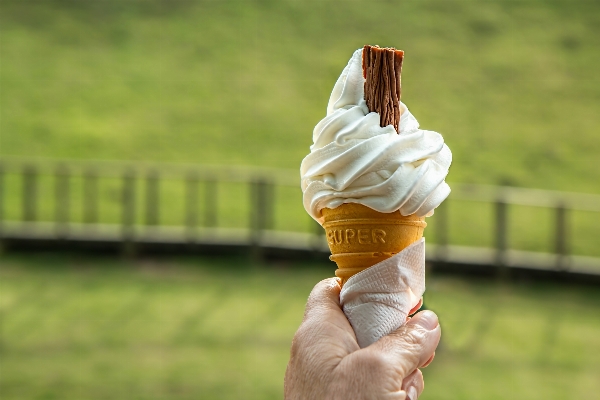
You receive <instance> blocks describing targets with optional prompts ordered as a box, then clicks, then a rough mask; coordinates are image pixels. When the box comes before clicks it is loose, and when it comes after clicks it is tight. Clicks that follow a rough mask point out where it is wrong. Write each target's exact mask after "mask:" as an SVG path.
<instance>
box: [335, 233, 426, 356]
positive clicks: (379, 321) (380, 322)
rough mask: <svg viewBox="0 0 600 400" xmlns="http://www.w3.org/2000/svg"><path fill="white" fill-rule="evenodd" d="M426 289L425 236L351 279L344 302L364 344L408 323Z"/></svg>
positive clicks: (343, 292) (341, 297) (347, 314)
mask: <svg viewBox="0 0 600 400" xmlns="http://www.w3.org/2000/svg"><path fill="white" fill-rule="evenodd" d="M424 292H425V239H421V240H419V241H417V242H415V243H413V244H411V245H410V246H408V247H407V248H406V249H404V250H402V251H401V252H400V253H398V254H396V255H394V256H393V257H391V258H388V259H387V260H384V261H382V262H380V263H378V264H375V265H373V266H372V267H371V268H368V269H366V270H364V271H362V272H359V273H358V274H356V275H354V276H353V277H351V278H350V279H348V281H347V282H346V283H345V284H344V287H343V288H342V291H341V293H340V304H341V305H342V307H343V310H344V313H345V314H346V317H347V318H348V320H349V321H350V324H351V325H352V328H354V332H355V333H356V339H357V340H358V344H359V346H360V347H361V348H362V347H367V346H368V345H370V344H372V343H375V342H376V341H377V340H379V339H380V338H381V337H383V336H385V335H387V334H388V333H391V332H393V331H395V330H396V329H398V328H399V327H400V326H402V325H404V323H405V322H406V316H407V315H408V313H409V312H410V310H411V309H412V308H413V307H415V306H416V305H417V304H418V303H419V300H420V299H421V296H423V293H424Z"/></svg>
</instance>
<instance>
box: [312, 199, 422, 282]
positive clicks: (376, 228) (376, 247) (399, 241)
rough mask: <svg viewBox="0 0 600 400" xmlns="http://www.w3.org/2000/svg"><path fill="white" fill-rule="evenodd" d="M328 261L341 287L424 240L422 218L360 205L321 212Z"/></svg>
mask: <svg viewBox="0 0 600 400" xmlns="http://www.w3.org/2000/svg"><path fill="white" fill-rule="evenodd" d="M321 212H322V213H323V219H324V222H323V228H325V232H326V235H327V244H328V245H329V249H330V250H331V256H330V257H329V259H330V260H332V261H335V263H336V264H337V266H338V269H337V270H336V271H335V275H336V276H337V277H339V278H340V279H341V280H342V285H343V284H345V283H346V281H347V280H348V279H349V278H350V277H351V276H353V275H355V274H357V273H359V272H361V271H363V270H365V269H367V268H369V267H371V266H373V265H375V264H377V263H379V262H381V261H383V260H385V259H387V258H390V257H392V256H393V255H394V254H397V253H399V252H400V251H402V250H404V249H405V248H407V247H408V246H410V245H411V244H412V243H414V242H416V241H418V240H419V239H421V238H422V237H423V230H424V229H425V227H426V226H427V223H426V222H425V217H417V216H416V215H414V214H413V215H408V216H404V215H402V214H400V211H395V212H393V213H381V212H378V211H375V210H373V209H371V208H369V207H366V206H363V205H361V204H354V203H348V204H342V205H341V206H339V207H336V208H333V209H330V208H325V209H323V210H321Z"/></svg>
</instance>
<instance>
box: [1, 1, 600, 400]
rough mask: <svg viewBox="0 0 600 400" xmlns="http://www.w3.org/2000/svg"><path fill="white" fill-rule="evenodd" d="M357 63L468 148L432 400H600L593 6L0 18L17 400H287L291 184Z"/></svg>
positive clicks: (299, 300) (435, 252)
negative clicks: (378, 64)
mask: <svg viewBox="0 0 600 400" xmlns="http://www.w3.org/2000/svg"><path fill="white" fill-rule="evenodd" d="M364 44H379V45H381V46H394V47H397V48H400V49H403V50H404V51H405V59H404V65H403V88H402V89H403V90H402V100H403V102H404V103H406V104H407V105H408V107H409V108H410V110H411V112H412V113H413V114H414V115H415V116H416V117H417V119H418V120H419V122H420V123H421V127H422V128H423V129H429V130H435V131H438V132H441V133H442V134H443V135H444V138H445V140H446V142H447V144H448V145H449V146H450V148H451V149H452V152H453V155H454V164H453V166H452V168H451V170H450V174H449V176H448V179H447V180H448V182H449V184H450V186H451V187H452V188H453V193H452V194H451V196H450V198H449V199H448V200H447V201H446V202H445V203H444V204H443V205H442V207H440V209H439V210H437V211H436V214H435V215H434V216H433V217H431V218H429V219H428V224H429V227H428V228H427V229H426V231H425V236H426V239H427V246H428V247H427V259H428V277H427V285H428V287H427V292H426V295H425V304H426V307H427V308H429V309H433V310H434V311H436V312H437V313H438V315H439V317H440V320H441V323H442V326H443V328H444V335H443V336H444V337H443V339H442V343H441V345H440V348H439V351H438V353H437V356H436V360H435V362H434V363H433V364H432V365H431V366H430V367H428V368H427V369H426V370H424V374H425V379H426V383H427V384H426V390H425V392H424V394H423V396H422V397H421V398H422V399H504V398H516V399H561V400H562V399H565V398H569V399H570V398H586V399H593V398H600V395H599V393H600V379H598V377H599V376H600V358H599V357H598V354H600V292H599V291H598V288H599V287H600V228H599V225H600V224H599V223H600V183H599V182H600V168H598V153H599V152H600V141H599V134H600V112H598V111H599V110H598V106H599V105H600V78H598V75H597V71H598V65H599V64H600V3H598V2H596V1H584V0H559V1H550V0H529V1H508V0H499V1H495V2H490V1H478V0H460V1H458V0H444V1H441V0H438V1H430V0H420V1H415V0H413V1H402V2H401V1H393V0H385V1H384V0H377V1H375V0H371V1H358V0H357V1H330V0H319V1H309V0H305V1H298V0H295V1H291V0H288V1H286V0H280V1H275V0H244V1H241V0H238V1H218V0H210V1H208V0H102V1H92V0H43V1H42V0H3V1H2V3H0V60H1V64H0V248H1V249H2V254H1V255H0V397H1V398H2V399H3V400H4V399H7V400H8V399H159V398H160V399H198V398H202V399H204V398H206V399H213V398H218V399H271V398H273V399H276V398H281V397H282V390H283V375H284V372H285V367H286V364H287V360H288V357H289V347H290V344H291V339H292V337H293V334H294V332H295V330H296V329H297V327H298V325H299V323H300V321H301V318H302V314H303V309H304V303H305V301H306V298H307V296H308V294H309V292H310V290H311V288H312V287H313V286H314V284H315V283H316V282H318V281H319V280H321V279H323V278H326V277H329V276H332V275H333V271H334V270H335V265H334V264H333V263H331V262H330V261H329V260H328V258H327V257H328V250H327V246H326V243H325V242H324V238H323V235H322V230H321V228H320V227H319V226H318V225H316V223H315V222H314V221H312V220H311V219H310V218H309V217H308V215H307V214H306V212H305V211H304V210H303V207H302V203H301V196H302V195H301V191H300V188H299V183H300V182H299V173H298V167H299V165H300V162H301V160H302V159H303V157H304V156H305V155H306V154H307V153H308V152H309V146H310V145H311V144H312V129H313V127H314V125H315V124H316V123H317V122H318V121H319V120H320V119H321V118H323V116H324V115H325V111H326V106H327V101H328V98H329V93H330V91H331V89H332V87H333V84H334V83H335V81H336V79H337V77H338V76H339V74H340V73H341V71H342V69H343V68H344V66H345V65H346V63H347V61H348V59H349V58H350V56H351V54H352V52H353V51H354V50H355V49H357V48H359V47H362V46H363V45H364Z"/></svg>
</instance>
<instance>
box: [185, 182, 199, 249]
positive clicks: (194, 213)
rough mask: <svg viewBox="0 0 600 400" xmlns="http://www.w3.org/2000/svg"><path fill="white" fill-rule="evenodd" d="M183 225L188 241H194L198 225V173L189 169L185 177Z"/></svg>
mask: <svg viewBox="0 0 600 400" xmlns="http://www.w3.org/2000/svg"><path fill="white" fill-rule="evenodd" d="M185 188H186V190H185V227H186V237H187V240H188V242H190V243H193V242H195V241H196V229H197V227H198V173H197V172H196V171H190V172H189V173H188V174H187V177H186V179H185Z"/></svg>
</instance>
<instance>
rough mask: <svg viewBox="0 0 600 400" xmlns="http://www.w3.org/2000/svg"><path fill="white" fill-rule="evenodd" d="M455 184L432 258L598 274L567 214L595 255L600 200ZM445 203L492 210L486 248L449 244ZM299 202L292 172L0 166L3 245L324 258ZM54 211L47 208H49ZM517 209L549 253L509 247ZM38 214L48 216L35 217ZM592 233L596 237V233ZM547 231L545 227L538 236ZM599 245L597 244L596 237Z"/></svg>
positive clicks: (595, 258)
mask: <svg viewBox="0 0 600 400" xmlns="http://www.w3.org/2000/svg"><path fill="white" fill-rule="evenodd" d="M104 180H110V181H111V182H112V190H113V192H112V195H113V198H112V199H113V203H114V204H112V205H111V207H112V210H113V213H112V214H113V215H112V218H108V219H106V218H104V219H103V217H101V212H100V211H101V210H102V209H103V207H105V206H106V204H105V203H106V201H105V200H104V198H103V197H102V195H101V191H100V188H101V184H102V182H103V181H104ZM75 181H76V182H75ZM168 182H169V185H170V186H169V187H170V188H171V189H169V190H170V191H171V195H170V197H169V196H167V197H168V198H167V199H166V200H165V196H163V195H162V194H163V192H164V191H165V189H164V187H163V186H165V185H167V183H168ZM227 184H235V185H238V187H241V186H243V187H245V189H243V190H242V191H243V192H244V195H240V194H239V193H241V192H242V191H239V193H238V195H226V196H224V198H223V196H222V197H220V193H221V192H220V187H221V186H222V185H227ZM176 186H177V187H179V188H177V187H176ZM451 186H452V190H453V192H452V194H451V197H450V200H449V201H447V202H445V203H444V204H443V205H442V206H441V207H440V208H438V209H437V210H436V213H435V216H434V217H432V218H430V220H431V221H432V222H434V223H433V224H432V225H433V227H432V232H431V234H432V236H433V237H434V238H433V239H432V240H430V238H429V236H428V238H427V239H428V246H427V247H428V252H427V257H428V259H429V260H430V261H434V262H437V263H440V264H448V263H459V264H473V265H480V266H486V265H491V266H495V267H511V266H512V267H523V268H537V269H546V270H560V271H566V270H569V271H572V272H574V273H586V274H600V257H599V256H600V253H597V254H594V253H593V249H592V250H591V251H592V254H586V255H579V254H576V253H574V252H573V248H574V247H573V246H572V244H573V235H572V234H573V231H574V229H573V227H572V223H571V222H572V218H571V215H572V213H573V212H585V213H588V214H589V215H590V217H589V218H592V219H593V220H594V221H595V222H593V221H592V222H591V223H590V224H588V225H589V227H591V228H590V229H591V230H589V231H588V232H587V235H588V237H587V239H586V240H588V241H590V242H591V243H592V245H591V246H588V247H590V248H593V247H594V246H593V242H594V240H595V239H594V238H600V229H598V228H597V227H598V226H599V225H600V224H599V223H600V196H599V195H591V194H579V193H565V192H553V191H545V190H536V189H524V188H513V187H497V186H485V185H466V184H457V183H452V184H451ZM42 189H43V190H42ZM284 189H285V190H288V191H289V190H292V191H296V192H293V193H292V192H290V193H292V196H291V197H290V196H288V200H281V199H278V198H277V196H276V193H278V192H281V191H282V190H284ZM246 196H247V197H246ZM294 196H295V197H294ZM450 202H452V203H454V202H471V203H473V202H475V203H485V204H488V205H491V206H492V208H493V212H492V213H491V216H492V219H491V220H490V221H487V222H486V223H485V224H484V229H483V230H486V229H488V228H489V229H490V230H491V231H492V233H491V235H492V237H493V243H491V246H485V247H481V246H473V245H471V244H470V243H461V244H460V245H457V244H456V243H454V240H453V236H452V232H453V230H455V229H454V228H455V227H456V225H457V223H456V221H455V222H453V221H451V220H450V215H451V213H450V211H449V208H448V207H449V206H448V205H447V203H450ZM300 203H301V192H300V190H299V175H298V173H297V172H296V171H283V170H272V169H261V168H251V167H222V166H218V167H210V166H198V165H173V164H133V163H119V162H80V161H57V160H37V161H28V160H22V159H4V160H0V240H2V243H3V244H4V247H8V248H10V247H12V246H13V245H18V244H19V243H21V244H23V243H28V245H33V244H36V243H41V242H44V243H46V244H47V245H48V246H52V245H55V244H60V243H62V244H64V243H65V242H86V243H94V242H98V243H105V244H110V243H112V244H114V245H115V246H117V245H118V246H120V248H123V249H132V248H135V247H136V246H137V247H140V246H141V245H144V244H145V245H146V247H148V246H150V247H152V246H155V247H156V248H158V247H160V246H161V245H163V244H169V245H176V244H188V245H189V244H199V245H203V246H218V245H228V244H229V245H233V244H235V245H239V246H246V247H250V248H253V249H254V251H257V249H268V248H277V249H279V251H280V252H281V251H284V250H286V249H288V250H290V251H296V253H294V254H298V253H297V252H299V251H300V252H302V251H305V252H309V253H313V254H314V253H315V252H317V253H323V254H324V253H327V246H326V243H325V239H324V236H323V230H322V229H321V228H320V227H319V226H318V224H317V223H316V222H314V221H312V220H311V219H310V218H309V217H308V216H307V215H306V213H305V212H304V211H303V210H302V208H301V204H300ZM50 204H52V205H53V207H51V208H53V209H49V205H50ZM237 206H239V207H238V208H240V209H244V210H245V213H246V215H245V216H244V215H242V214H240V213H239V212H238V211H239V210H237V209H236V210H237V211H236V212H237V213H238V214H237V215H238V217H237V219H236V221H238V222H239V223H237V226H231V223H230V224H229V225H230V226H223V224H222V223H221V217H222V216H223V215H227V214H228V213H229V214H230V213H231V212H228V211H227V210H226V211H225V212H223V211H222V210H223V207H226V208H227V207H229V209H231V210H233V209H234V208H236V207H237ZM515 206H526V207H536V208H544V209H548V210H551V213H550V215H551V217H550V218H551V219H552V222H551V224H550V225H549V226H550V228H549V229H551V230H552V246H551V249H549V251H542V252H540V251H537V252H536V251H523V250H518V249H513V248H512V247H511V241H510V236H509V234H510V229H509V221H510V218H509V215H510V212H511V209H512V208H513V207H515ZM42 208H43V209H44V210H45V211H44V212H41V211H40V210H41V209H42ZM174 208H181V212H180V213H179V217H180V218H179V217H177V218H175V217H172V218H171V219H170V221H169V222H168V223H165V222H164V221H163V218H162V216H163V215H164V214H165V213H170V214H173V213H172V212H171V211H172V209H174ZM292 208H294V209H293V210H292ZM282 209H283V210H284V211H283V213H281V212H280V213H279V214H280V215H281V216H282V217H280V218H279V219H285V220H294V221H296V226H295V228H291V229H288V228H285V227H283V228H281V227H278V225H281V224H278V220H277V215H276V212H275V210H282ZM288 209H289V210H288ZM75 210H77V212H76V211H75ZM117 210H118V211H117ZM219 210H221V211H219ZM117 214H118V217H117ZM173 215H174V214H173ZM589 218H588V219H589ZM177 219H179V220H178V221H177ZM301 221H304V222H301ZM230 222H231V221H230ZM279 222H280V221H279ZM459 223H460V224H469V221H468V220H464V219H463V220H462V221H460V222H459ZM594 228H596V229H598V230H596V231H595V232H594V231H593V229H594ZM547 231H548V229H544V230H543V232H545V233H544V234H546V233H548V232H547ZM426 232H427V231H426ZM487 234H488V235H489V234H490V233H489V232H488V233H487ZM590 236H591V237H590ZM595 242H596V243H598V244H600V239H598V240H595ZM597 247H600V246H597Z"/></svg>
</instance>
